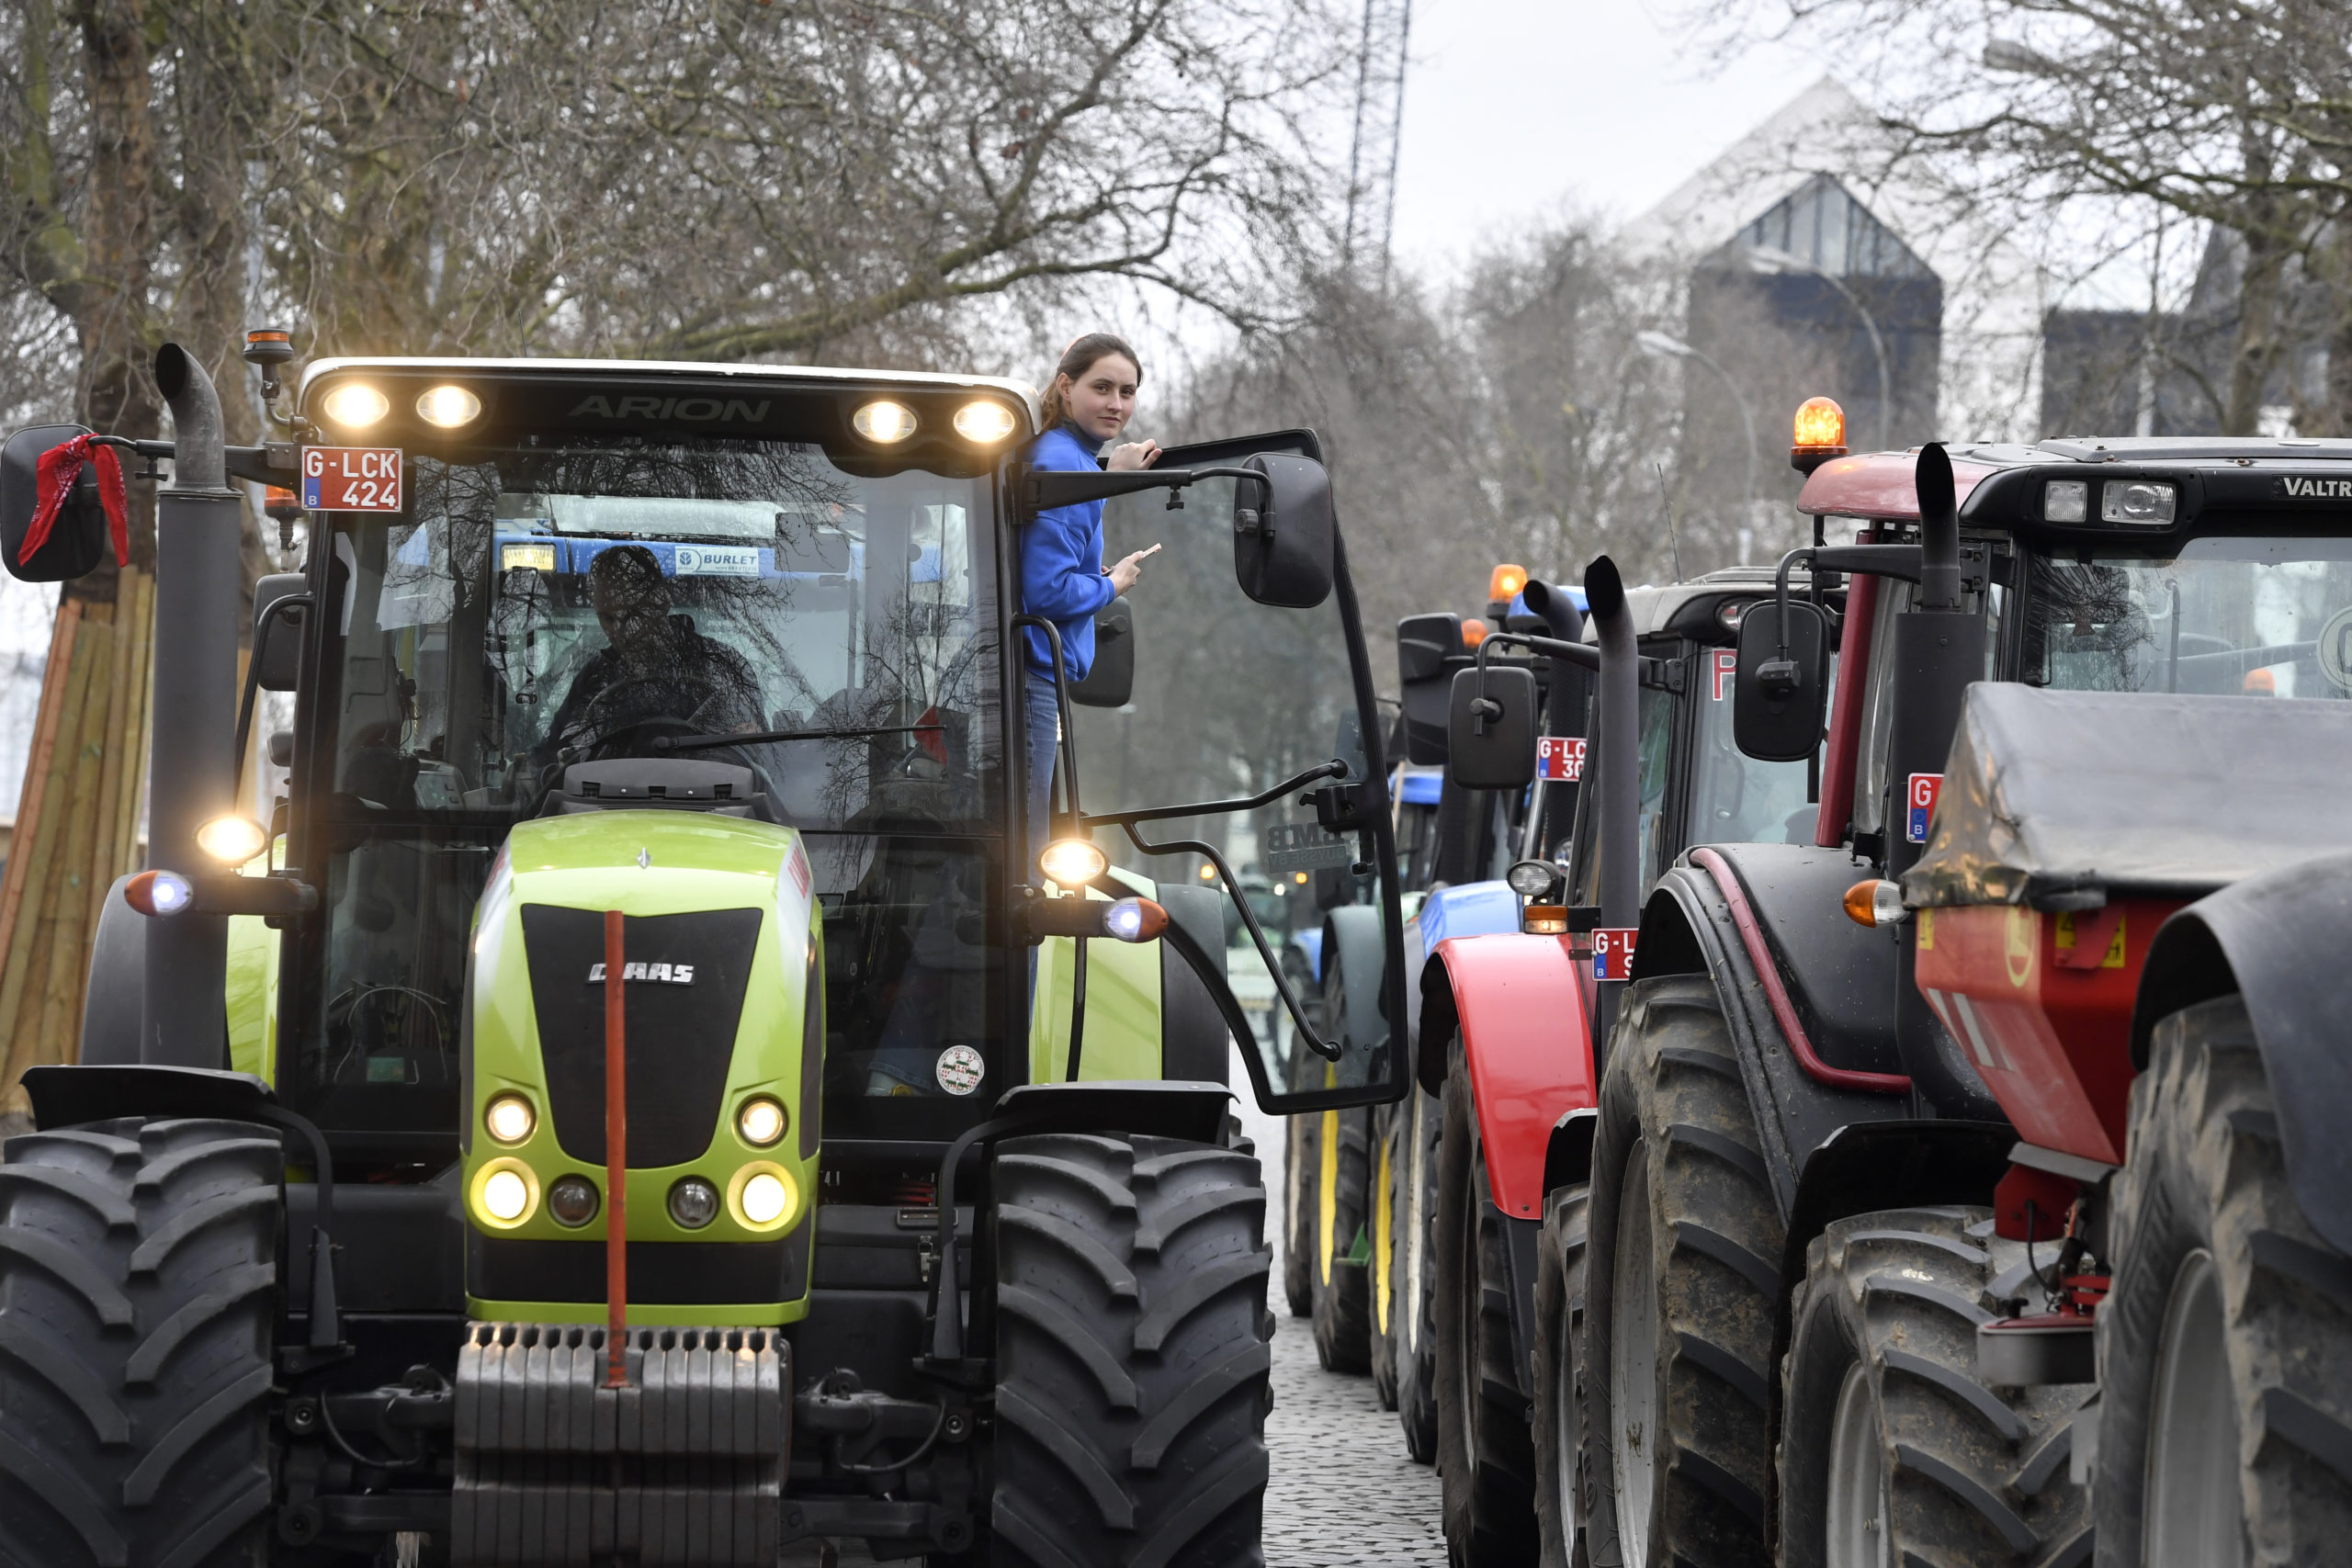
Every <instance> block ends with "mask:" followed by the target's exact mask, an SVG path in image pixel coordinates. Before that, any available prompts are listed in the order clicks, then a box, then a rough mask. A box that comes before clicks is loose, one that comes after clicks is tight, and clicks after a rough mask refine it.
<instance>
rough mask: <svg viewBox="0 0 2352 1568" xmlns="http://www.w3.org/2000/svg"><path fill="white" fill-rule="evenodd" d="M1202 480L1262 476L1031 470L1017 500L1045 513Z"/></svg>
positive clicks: (1260, 478)
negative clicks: (1060, 507)
mask: <svg viewBox="0 0 2352 1568" xmlns="http://www.w3.org/2000/svg"><path fill="white" fill-rule="evenodd" d="M1203 479H1236V480H1241V479H1248V480H1250V481H1252V482H1254V483H1257V484H1260V485H1262V484H1264V483H1265V481H1266V476H1265V475H1264V474H1262V473H1261V472H1259V471H1258V470H1257V469H1255V468H1122V469H1119V470H1118V471H1117V472H1115V473H1114V472H1112V471H1110V470H1108V469H1105V470H1103V471H1102V472H1099V473H1091V474H1090V473H1086V472H1083V471H1076V472H1073V471H1071V470H1069V469H1063V468H1046V469H1037V468H1032V469H1029V470H1028V471H1027V472H1025V473H1023V475H1022V476H1021V500H1022V502H1023V510H1024V511H1026V512H1029V513H1038V512H1049V511H1051V510H1052V509H1053V508H1055V507H1057V506H1077V505H1080V504H1082V503H1083V502H1090V501H1108V500H1110V499H1111V498H1112V497H1113V496H1117V495H1133V494H1135V493H1136V491H1147V490H1173V491H1182V490H1184V489H1185V488H1186V487H1188V486H1191V485H1195V484H1198V483H1200V482H1201V481H1202V480H1203Z"/></svg>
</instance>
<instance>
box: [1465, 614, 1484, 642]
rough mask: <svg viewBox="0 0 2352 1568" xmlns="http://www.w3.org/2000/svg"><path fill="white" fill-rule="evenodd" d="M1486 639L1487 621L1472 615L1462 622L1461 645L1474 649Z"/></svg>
mask: <svg viewBox="0 0 2352 1568" xmlns="http://www.w3.org/2000/svg"><path fill="white" fill-rule="evenodd" d="M1486 640H1487V623H1486V622H1484V621H1482V620H1480V619H1479V618H1478V617H1477V616H1476V615H1473V616H1471V617H1470V618H1469V619H1467V620H1465V621H1464V622H1463V623H1462V646H1463V647H1464V649H1475V648H1476V647H1477V646H1478V645H1479V644H1480V643H1482V642H1484V641H1486Z"/></svg>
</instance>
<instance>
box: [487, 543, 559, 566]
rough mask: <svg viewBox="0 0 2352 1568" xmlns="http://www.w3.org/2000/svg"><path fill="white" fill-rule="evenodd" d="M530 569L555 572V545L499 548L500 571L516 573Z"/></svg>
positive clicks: (505, 546)
mask: <svg viewBox="0 0 2352 1568" xmlns="http://www.w3.org/2000/svg"><path fill="white" fill-rule="evenodd" d="M525 567H528V568H530V569H531V570H533V571H545V572H552V571H554V570H555V547H554V546H553V545H501V546H499V547H498V570H501V571H516V570H521V569H523V568H525Z"/></svg>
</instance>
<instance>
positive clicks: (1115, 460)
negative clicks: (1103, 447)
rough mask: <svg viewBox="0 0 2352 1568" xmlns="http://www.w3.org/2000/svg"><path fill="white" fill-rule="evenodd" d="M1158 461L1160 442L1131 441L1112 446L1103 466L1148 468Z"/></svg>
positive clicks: (1155, 547) (1154, 547) (1156, 547)
mask: <svg viewBox="0 0 2352 1568" xmlns="http://www.w3.org/2000/svg"><path fill="white" fill-rule="evenodd" d="M1158 461H1159V442H1157V441H1130V442H1127V443H1126V444H1125V445H1124V446H1114V447H1113V448H1111V457H1110V459H1109V460H1108V461H1107V462H1105V463H1104V464H1103V467H1104V468H1111V469H1118V468H1149V467H1151V466H1152V465H1153V464H1154V463H1157V462H1158ZM1152 548H1153V549H1158V548H1159V546H1157V545H1154V546H1153V547H1152Z"/></svg>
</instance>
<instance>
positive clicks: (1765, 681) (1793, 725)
mask: <svg viewBox="0 0 2352 1568" xmlns="http://www.w3.org/2000/svg"><path fill="white" fill-rule="evenodd" d="M1783 608H1784V606H1783V605H1781V604H1779V603H1778V602H1776V601H1774V600H1770V599H1767V600H1764V601H1763V602H1761V603H1760V604H1751V605H1749V606H1748V609H1747V614H1746V615H1743V616H1742V617H1740V623H1739V670H1738V673H1737V674H1736V677H1735V678H1734V680H1733V682H1732V712H1731V729H1732V739H1734V740H1735V741H1736V742H1737V743H1738V746H1739V749H1740V750H1742V751H1744V752H1746V753H1747V755H1748V756H1750V757H1753V758H1755V759H1756V760H1757V761H1759V762H1801V761H1804V759H1805V758H1807V757H1810V756H1812V755H1813V752H1814V748H1815V747H1816V746H1819V745H1820V744H1821V721H1822V717H1823V716H1824V715H1825V714H1826V712H1827V711H1828V703H1827V690H1828V678H1827V677H1828V672H1829V624H1828V620H1827V617H1826V616H1824V615H1822V613H1821V609H1820V607H1819V606H1818V605H1815V604H1805V603H1804V602H1803V601H1802V600H1791V601H1789V603H1788V604H1786V606H1785V609H1786V611H1787V614H1788V617H1789V624H1788V635H1787V637H1785V638H1783V637H1782V636H1781V612H1782V610H1783Z"/></svg>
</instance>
